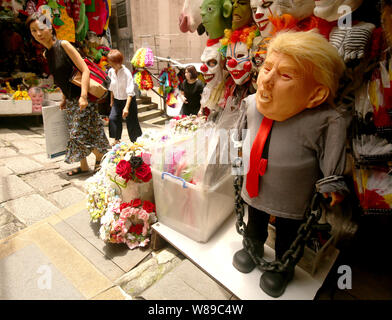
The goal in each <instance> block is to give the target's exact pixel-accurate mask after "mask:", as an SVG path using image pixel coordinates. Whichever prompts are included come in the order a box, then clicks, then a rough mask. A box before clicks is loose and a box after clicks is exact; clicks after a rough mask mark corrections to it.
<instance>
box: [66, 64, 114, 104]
mask: <svg viewBox="0 0 392 320" xmlns="http://www.w3.org/2000/svg"><path fill="white" fill-rule="evenodd" d="M83 60H84V62H85V63H86V64H87V67H88V69H89V70H90V83H89V88H88V93H89V98H90V100H93V101H98V100H102V99H104V98H105V97H106V95H107V94H108V92H109V91H108V89H109V85H110V78H109V77H108V75H107V74H106V73H105V72H104V71H102V70H101V69H100V68H99V66H98V65H97V64H95V63H94V62H92V61H90V60H89V59H88V58H84V59H83ZM70 81H71V83H73V84H74V85H76V86H78V87H81V86H82V73H81V72H80V71H79V70H78V69H77V68H76V67H74V72H73V73H72V76H71V78H70Z"/></svg>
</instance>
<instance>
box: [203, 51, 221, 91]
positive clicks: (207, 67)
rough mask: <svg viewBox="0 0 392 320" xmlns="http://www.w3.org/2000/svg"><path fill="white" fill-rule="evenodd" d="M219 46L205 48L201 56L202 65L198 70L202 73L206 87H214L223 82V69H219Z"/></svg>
mask: <svg viewBox="0 0 392 320" xmlns="http://www.w3.org/2000/svg"><path fill="white" fill-rule="evenodd" d="M219 47H220V44H215V45H213V46H210V47H206V48H205V49H204V51H203V54H202V55H201V62H202V63H203V65H202V66H201V68H200V70H201V71H202V72H203V75H204V80H205V81H206V83H207V86H208V87H211V88H213V87H215V86H217V85H218V84H219V83H220V82H221V81H222V80H223V69H222V67H221V62H222V58H221V54H220V52H219V51H218V49H219Z"/></svg>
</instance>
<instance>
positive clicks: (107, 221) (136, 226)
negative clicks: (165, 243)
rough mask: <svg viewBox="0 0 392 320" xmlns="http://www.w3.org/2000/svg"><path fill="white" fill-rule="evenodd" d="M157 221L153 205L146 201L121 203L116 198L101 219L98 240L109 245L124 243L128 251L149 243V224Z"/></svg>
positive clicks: (137, 200) (138, 200)
mask: <svg viewBox="0 0 392 320" xmlns="http://www.w3.org/2000/svg"><path fill="white" fill-rule="evenodd" d="M156 221H157V217H156V213H155V205H154V204H153V203H151V202H150V201H148V200H145V201H142V200H140V199H134V200H131V201H130V202H121V199H120V198H116V199H115V200H114V201H112V202H111V203H110V204H109V208H108V210H107V212H106V214H105V215H104V216H103V217H102V218H101V223H102V226H101V228H100V230H99V233H100V238H101V239H102V240H104V241H105V242H110V243H125V244H126V245H127V246H128V247H129V248H130V249H134V248H137V247H145V246H146V245H147V244H148V243H149V241H150V240H149V235H150V234H151V224H153V223H155V222H156Z"/></svg>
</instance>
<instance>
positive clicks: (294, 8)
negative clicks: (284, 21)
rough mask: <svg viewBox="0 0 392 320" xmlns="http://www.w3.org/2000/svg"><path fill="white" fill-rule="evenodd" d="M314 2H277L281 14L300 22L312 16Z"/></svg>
mask: <svg viewBox="0 0 392 320" xmlns="http://www.w3.org/2000/svg"><path fill="white" fill-rule="evenodd" d="M315 2H316V3H317V2H318V1H315V0H278V6H279V10H280V13H281V14H289V15H292V16H293V17H294V18H295V19H298V20H300V21H301V20H302V19H305V18H307V17H310V16H311V15H312V14H313V9H314V5H315Z"/></svg>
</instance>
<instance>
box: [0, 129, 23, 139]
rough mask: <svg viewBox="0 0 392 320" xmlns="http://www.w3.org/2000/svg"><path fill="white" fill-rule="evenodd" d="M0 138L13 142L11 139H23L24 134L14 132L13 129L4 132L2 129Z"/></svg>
mask: <svg viewBox="0 0 392 320" xmlns="http://www.w3.org/2000/svg"><path fill="white" fill-rule="evenodd" d="M0 139H2V140H4V141H7V142H11V141H16V140H23V139H24V138H23V136H21V135H20V134H17V133H15V132H13V131H12V130H7V131H4V132H1V131H0Z"/></svg>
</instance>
